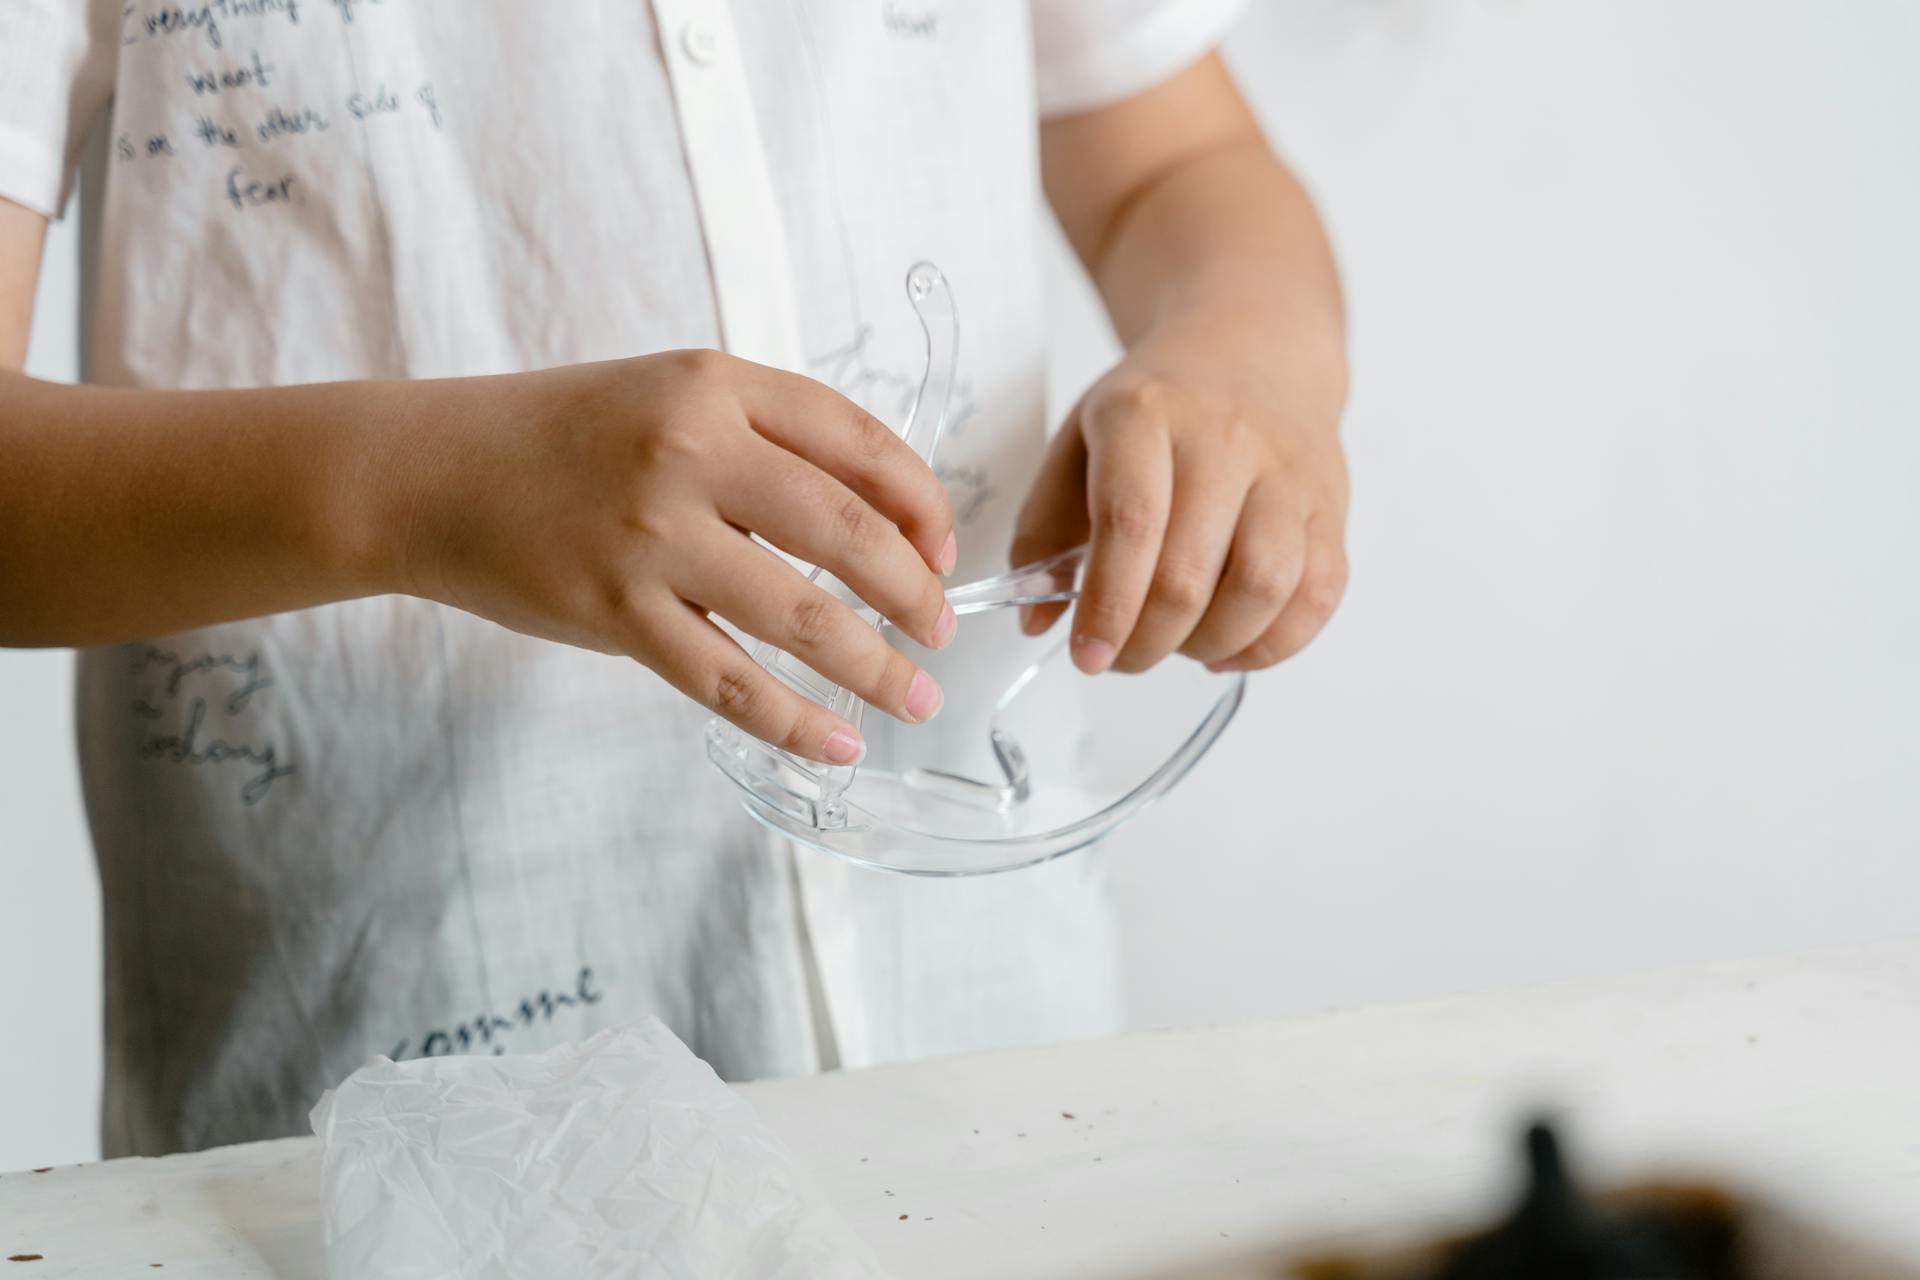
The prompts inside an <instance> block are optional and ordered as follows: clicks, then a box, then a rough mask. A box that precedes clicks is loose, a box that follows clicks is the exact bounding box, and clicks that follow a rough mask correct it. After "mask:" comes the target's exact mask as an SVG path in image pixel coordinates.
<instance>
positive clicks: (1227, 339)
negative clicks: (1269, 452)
mask: <svg viewBox="0 0 1920 1280" xmlns="http://www.w3.org/2000/svg"><path fill="white" fill-rule="evenodd" d="M1133 350H1134V351H1152V352H1153V353H1154V355H1153V358H1152V360H1151V363H1152V364H1154V365H1159V366H1162V367H1174V368H1180V369H1182V370H1186V371H1188V372H1187V378H1188V380H1190V381H1191V380H1194V379H1196V378H1197V379H1200V380H1204V381H1205V382H1206V383H1208V384H1210V385H1212V386H1213V387H1214V388H1215V389H1216V390H1217V391H1219V392H1221V393H1222V394H1224V395H1226V396H1228V397H1229V398H1232V399H1236V400H1240V401H1243V402H1244V401H1252V402H1256V403H1267V404H1275V405H1285V406H1287V407H1288V408H1289V410H1290V412H1289V413H1288V414H1287V415H1285V416H1286V418H1287V420H1288V421H1290V422H1292V423H1294V424H1295V425H1298V426H1304V427H1313V428H1319V429H1325V430H1328V431H1333V432H1337V431H1338V430H1339V426H1340V419H1341V416H1342V415H1343V414H1344V413H1345V411H1346V406H1347V395H1348V365H1347V347H1346V335H1345V333H1344V331H1343V329H1342V326H1341V324H1340V321H1339V319H1338V317H1337V316H1332V315H1323V314H1315V313H1313V312H1312V311H1308V310H1304V309H1303V310H1302V311H1301V312H1298V313H1292V312H1288V311H1286V310H1284V309H1281V308H1277V307H1274V306H1272V305H1261V304H1253V303H1235V302H1233V301H1232V300H1220V301H1216V302H1212V303H1209V304H1206V305H1203V306H1194V307H1186V308H1181V309H1179V310H1177V311H1170V312H1167V313H1164V314H1162V315H1161V316H1159V317H1157V318H1156V320H1155V323H1154V325H1153V327H1152V328H1151V329H1150V330H1149V331H1148V332H1147V333H1146V334H1145V335H1144V336H1143V337H1142V339H1141V340H1140V341H1139V342H1137V343H1135V344H1134V347H1133Z"/></svg>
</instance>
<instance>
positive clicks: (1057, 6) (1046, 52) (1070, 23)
mask: <svg viewBox="0 0 1920 1280" xmlns="http://www.w3.org/2000/svg"><path fill="white" fill-rule="evenodd" d="M1029 2H1030V6H1031V8H1032V11H1033V52H1034V84H1035V89H1036V91H1037V93H1038V97H1039V104H1040V114H1041V115H1042V116H1043V117H1044V116H1063V115H1071V114H1073V113H1075V112H1078V111H1090V110H1092V109H1094V108H1095V107H1103V106H1106V105H1108V104H1109V103H1114V102H1119V101H1121V100H1122V99H1124V98H1130V97H1132V96H1133V95H1134V94H1136V93H1139V92H1141V91H1142V90H1144V89H1150V88H1152V87H1153V86H1154V85H1156V84H1159V83H1160V82H1161V81H1162V80H1165V79H1166V78H1167V77H1169V76H1171V75H1173V73H1174V72H1176V71H1181V70H1184V69H1185V68H1187V67H1189V66H1191V65H1192V64H1193V63H1195V62H1198V61H1199V60H1200V59H1201V57H1203V56H1204V55H1205V54H1207V53H1208V52H1209V51H1210V50H1211V49H1212V48H1213V47H1214V46H1215V45H1216V44H1218V43H1219V42H1220V37H1221V36H1222V35H1224V34H1225V32H1226V29H1227V28H1228V27H1229V26H1231V25H1232V23H1233V20H1234V18H1235V17H1237V16H1238V15H1239V13H1240V9H1241V6H1242V4H1243V2H1244V0H1029Z"/></svg>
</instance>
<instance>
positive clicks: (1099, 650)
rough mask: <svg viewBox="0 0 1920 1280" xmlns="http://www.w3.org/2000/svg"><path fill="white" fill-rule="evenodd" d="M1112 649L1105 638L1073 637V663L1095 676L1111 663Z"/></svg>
mask: <svg viewBox="0 0 1920 1280" xmlns="http://www.w3.org/2000/svg"><path fill="white" fill-rule="evenodd" d="M1113 658H1114V649H1113V646H1112V645H1110V644H1108V643H1107V642H1106V641H1105V640H1095V639H1094V638H1093V637H1092V636H1075V637H1074V638H1073V665H1074V666H1076V667H1078V668H1080V669H1081V670H1082V671H1084V672H1086V673H1087V674H1088V675H1090V676H1097V675H1099V674H1100V673H1101V672H1102V671H1105V670H1106V669H1107V668H1108V667H1110V666H1112V665H1113Z"/></svg>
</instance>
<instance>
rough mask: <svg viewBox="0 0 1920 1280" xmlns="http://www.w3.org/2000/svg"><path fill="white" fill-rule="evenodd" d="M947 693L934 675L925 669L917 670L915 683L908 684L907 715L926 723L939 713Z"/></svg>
mask: <svg viewBox="0 0 1920 1280" xmlns="http://www.w3.org/2000/svg"><path fill="white" fill-rule="evenodd" d="M944 699H945V695H944V694H942V693H941V692H940V686H939V685H937V684H935V683H934V682H933V677H932V676H930V675H928V674H927V673H926V672H924V671H917V672H915V673H914V676H913V683H912V684H910V685H908V686H907V716H908V717H909V718H910V719H911V720H912V721H913V722H914V723H915V724H925V723H926V722H927V721H929V720H931V719H933V717H934V716H935V715H936V714H938V713H939V710H940V703H941V702H942V701H944Z"/></svg>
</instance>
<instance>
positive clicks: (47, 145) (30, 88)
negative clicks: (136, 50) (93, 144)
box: [0, 0, 120, 217]
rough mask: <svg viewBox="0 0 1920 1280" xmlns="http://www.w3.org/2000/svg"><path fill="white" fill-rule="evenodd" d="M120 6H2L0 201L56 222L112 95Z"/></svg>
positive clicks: (77, 2) (36, 2)
mask: <svg viewBox="0 0 1920 1280" xmlns="http://www.w3.org/2000/svg"><path fill="white" fill-rule="evenodd" d="M119 28H120V0H0V196H5V197H6V198H7V199H9V200H12V201H14V202H16V203H18V204H23V205H26V206H27V207H28V208H30V209H36V210H38V211H39V212H41V213H44V214H46V215H47V216H48V217H58V216H59V215H60V211H61V210H62V209H63V208H65V207H66V203H67V193H68V191H70V190H71V189H72V186H73V171H74V163H75V160H76V159H77V157H78V154H79V150H80V144H81V143H82V142H84V141H85V140H86V136H87V131H88V130H89V129H91V128H92V126H93V122H94V121H95V119H97V118H98V117H99V114H100V110H101V108H102V107H104V106H105V105H106V102H107V99H108V97H109V96H110V95H111V94H112V92H113V73H114V64H115V60H116V57H117V55H118V53H119V48H120V31H119Z"/></svg>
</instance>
